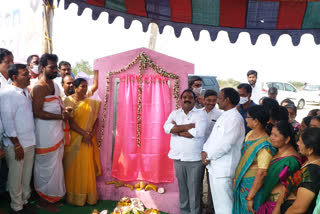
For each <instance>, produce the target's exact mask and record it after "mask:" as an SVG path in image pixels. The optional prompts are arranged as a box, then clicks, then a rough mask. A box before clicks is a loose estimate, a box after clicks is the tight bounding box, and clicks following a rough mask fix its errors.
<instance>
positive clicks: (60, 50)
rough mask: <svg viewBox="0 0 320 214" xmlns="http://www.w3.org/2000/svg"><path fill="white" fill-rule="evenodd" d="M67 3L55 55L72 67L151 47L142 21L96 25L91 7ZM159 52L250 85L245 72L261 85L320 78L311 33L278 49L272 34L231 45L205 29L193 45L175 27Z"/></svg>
mask: <svg viewBox="0 0 320 214" xmlns="http://www.w3.org/2000/svg"><path fill="white" fill-rule="evenodd" d="M63 4H64V1H61V2H60V5H59V7H58V8H56V9H55V11H54V22H53V52H54V53H56V54H58V56H59V59H60V60H67V61H70V62H71V64H75V63H76V62H79V61H80V60H86V61H88V62H89V63H90V64H91V65H92V64H93V61H94V59H96V58H100V57H104V56H108V55H113V54H116V53H121V52H124V51H128V50H132V49H136V48H141V47H146V48H148V44H149V39H150V29H151V25H150V26H149V30H148V32H146V33H144V32H143V31H142V24H141V23H140V22H139V21H134V22H133V23H132V25H131V27H130V28H129V29H125V28H124V21H123V18H122V17H118V18H117V19H116V20H115V21H114V22H113V24H108V14H107V13H102V14H101V15H100V17H99V19H98V20H96V21H93V20H92V18H91V9H86V10H85V11H84V13H83V14H82V15H81V16H78V15H77V8H78V6H76V5H75V4H71V5H70V7H69V8H68V10H64V8H63ZM155 51H158V52H160V53H163V54H166V55H169V56H172V57H176V58H178V59H181V60H184V61H187V62H191V63H193V64H195V73H196V74H199V75H213V76H217V78H218V79H228V78H233V79H235V80H238V81H240V82H246V73H247V71H248V70H251V69H253V70H256V71H257V72H258V80H259V81H260V82H263V81H300V82H309V83H316V81H318V83H319V80H320V73H319V60H318V59H319V54H320V46H319V45H316V44H315V43H314V39H313V36H312V35H304V36H303V37H302V39H301V42H300V45H299V46H297V47H295V46H293V45H292V43H291V37H290V36H289V35H282V36H281V37H280V39H279V41H278V43H277V45H276V46H272V45H271V42H270V38H269V36H268V35H262V36H260V37H259V39H258V41H257V43H256V45H252V44H251V41H250V36H249V34H248V33H241V34H240V35H239V39H238V41H237V42H236V43H235V44H231V43H230V42H229V39H228V36H227V33H226V32H222V31H221V32H220V33H219V35H218V38H217V40H216V41H214V42H212V41H211V40H210V37H209V33H208V32H207V31H202V32H201V34H200V40H199V41H195V40H194V39H193V36H192V33H191V31H190V29H183V30H182V34H181V37H179V38H176V37H175V35H174V31H173V28H172V27H171V26H166V27H165V28H164V32H163V34H161V35H160V34H158V35H157V41H156V48H155ZM128 61H130V60H128Z"/></svg>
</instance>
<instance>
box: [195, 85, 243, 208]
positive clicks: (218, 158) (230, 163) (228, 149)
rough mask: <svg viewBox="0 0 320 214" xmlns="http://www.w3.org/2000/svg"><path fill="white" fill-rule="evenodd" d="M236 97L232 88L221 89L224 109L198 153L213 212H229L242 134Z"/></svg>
mask: <svg viewBox="0 0 320 214" xmlns="http://www.w3.org/2000/svg"><path fill="white" fill-rule="evenodd" d="M239 100H240V97H239V94H238V92H237V91H236V90H234V89H233V88H224V89H222V90H221V91H220V93H219V95H218V105H219V108H220V109H222V110H224V112H223V113H222V115H221V116H220V117H219V119H218V120H217V122H216V124H215V125H214V127H213V130H212V133H211V134H210V136H209V138H208V140H207V141H206V143H205V144H204V147H203V151H202V152H201V156H202V162H203V163H204V164H205V165H207V168H208V171H209V180H210V188H211V194H212V200H213V205H214V211H215V214H231V213H232V204H233V190H232V180H233V178H234V174H235V170H236V167H237V165H238V163H239V160H240V157H241V147H242V144H243V141H244V137H245V130H244V126H243V118H242V116H241V115H240V113H239V112H238V111H237V109H236V108H235V107H236V105H237V104H238V102H239Z"/></svg>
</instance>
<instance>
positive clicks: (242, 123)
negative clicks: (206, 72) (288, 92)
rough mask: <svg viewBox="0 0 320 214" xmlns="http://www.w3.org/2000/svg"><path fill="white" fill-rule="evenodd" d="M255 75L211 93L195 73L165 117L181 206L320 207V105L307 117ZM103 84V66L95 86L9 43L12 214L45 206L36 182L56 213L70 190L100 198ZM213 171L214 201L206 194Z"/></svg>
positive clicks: (89, 199)
mask: <svg viewBox="0 0 320 214" xmlns="http://www.w3.org/2000/svg"><path fill="white" fill-rule="evenodd" d="M247 77H248V83H242V84H240V85H238V87H237V90H236V89H233V88H223V89H221V90H220V92H219V93H217V92H216V91H213V90H206V91H205V94H204V96H203V94H201V92H202V91H203V90H201V86H202V80H201V78H200V77H197V76H193V77H192V78H191V79H190V81H189V88H188V89H186V90H184V91H183V92H182V93H181V108H180V109H178V110H175V111H173V112H172V113H171V114H170V115H169V117H168V119H167V121H166V122H165V124H164V131H165V132H166V133H167V134H171V141H170V151H169V154H168V156H169V158H171V159H173V160H174V161H173V162H174V166H175V174H176V177H177V180H178V186H179V196H180V199H179V200H180V211H181V213H182V214H200V213H201V212H202V209H203V208H204V207H206V208H207V213H213V211H214V213H216V214H228V213H230V214H231V213H233V214H245V213H259V214H264V213H272V214H279V213H286V214H290V213H319V212H320V197H318V195H319V194H318V193H319V189H320V110H319V109H314V110H312V111H310V112H309V114H308V115H306V117H304V118H303V120H302V121H301V124H300V123H299V121H297V120H296V119H295V118H296V116H297V108H296V106H295V105H294V103H293V102H292V101H291V100H290V99H286V100H284V101H282V102H281V103H280V104H279V102H278V101H277V100H276V98H277V93H278V92H277V89H276V88H273V87H271V88H270V89H269V92H268V97H263V98H262V99H260V97H259V91H260V89H259V87H258V86H257V84H256V82H257V72H256V71H253V70H251V71H249V72H248V73H247ZM97 89H98V71H94V80H93V84H92V85H91V86H88V81H87V80H86V79H84V78H75V77H74V75H73V73H72V70H71V65H70V63H69V62H67V61H60V62H59V63H58V57H57V56H56V55H54V54H44V55H42V56H41V57H39V56H37V55H31V56H30V57H28V59H27V62H26V64H18V63H16V64H14V57H13V54H12V53H11V52H10V51H9V50H6V49H3V48H0V118H1V121H0V138H1V139H0V140H1V147H0V170H1V174H0V197H1V199H3V198H7V199H8V200H10V201H11V202H10V206H11V208H12V213H35V212H36V211H35V209H34V207H33V205H31V204H30V203H29V202H30V197H31V195H32V192H33V191H34V192H36V193H37V195H38V196H39V203H38V206H39V207H41V208H44V209H47V210H49V211H52V212H57V211H59V206H61V202H60V200H61V199H62V198H63V197H64V198H65V200H66V202H67V203H69V204H73V205H77V206H84V205H85V204H86V203H87V204H90V205H93V204H96V203H97V201H98V194H97V187H96V176H98V175H100V174H101V166H100V160H99V149H98V146H97V141H96V137H95V134H94V133H95V126H96V121H97V118H98V111H99V107H100V102H99V101H97V100H95V99H92V95H93V94H94V93H95V91H96V90H97ZM216 104H218V106H219V108H220V110H219V109H218V108H217V107H216ZM205 176H206V178H207V180H208V183H209V184H208V185H209V195H210V196H211V199H212V201H211V203H212V205H211V206H210V204H205V203H203V202H202V201H201V198H202V195H203V180H205V179H204V178H205ZM75 178H76V179H75ZM6 186H7V187H8V192H9V198H8V196H7V197H6V194H5V193H6ZM317 197H318V201H317ZM209 198H210V197H209Z"/></svg>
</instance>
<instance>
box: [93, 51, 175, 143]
mask: <svg viewBox="0 0 320 214" xmlns="http://www.w3.org/2000/svg"><path fill="white" fill-rule="evenodd" d="M138 60H139V80H138V112H137V146H138V147H140V146H141V110H142V71H143V70H145V69H146V68H147V66H150V67H151V68H152V69H153V70H154V71H155V72H156V73H158V74H159V75H160V76H162V77H168V78H171V79H174V88H173V97H174V98H175V99H176V108H177V109H178V108H179V76H178V75H176V74H173V73H169V72H167V71H165V70H163V69H162V68H160V67H159V66H158V65H156V64H155V63H154V62H153V61H152V60H151V59H150V58H149V57H148V56H147V55H146V54H145V53H144V52H142V53H140V54H139V55H138V56H137V57H136V58H135V59H134V60H133V61H132V62H131V63H129V64H128V65H127V66H126V67H124V68H121V69H120V70H117V71H112V72H109V73H107V77H106V95H105V98H104V105H103V116H102V124H101V130H100V139H99V143H98V146H99V148H100V146H101V143H102V140H103V136H104V128H105V120H106V113H107V103H108V96H109V92H110V76H111V75H115V74H120V73H122V72H125V71H127V70H129V69H130V68H131V67H132V66H133V65H134V64H136V63H137V61H138Z"/></svg>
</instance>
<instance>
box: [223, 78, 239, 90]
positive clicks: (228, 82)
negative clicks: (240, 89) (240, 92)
mask: <svg viewBox="0 0 320 214" xmlns="http://www.w3.org/2000/svg"><path fill="white" fill-rule="evenodd" d="M218 83H219V86H220V88H226V87H231V88H235V89H237V86H238V85H239V84H240V82H239V81H237V80H234V79H232V78H229V79H227V80H218Z"/></svg>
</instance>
